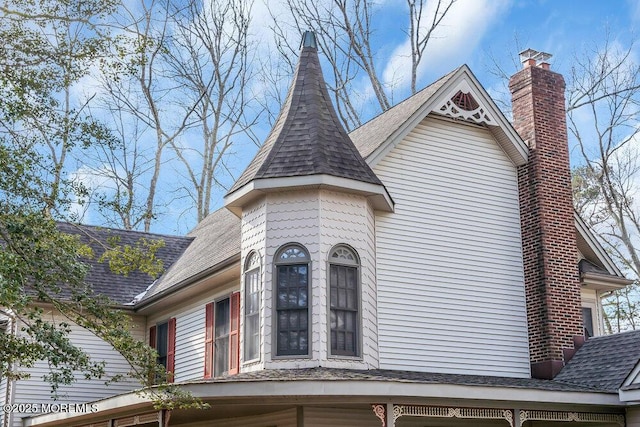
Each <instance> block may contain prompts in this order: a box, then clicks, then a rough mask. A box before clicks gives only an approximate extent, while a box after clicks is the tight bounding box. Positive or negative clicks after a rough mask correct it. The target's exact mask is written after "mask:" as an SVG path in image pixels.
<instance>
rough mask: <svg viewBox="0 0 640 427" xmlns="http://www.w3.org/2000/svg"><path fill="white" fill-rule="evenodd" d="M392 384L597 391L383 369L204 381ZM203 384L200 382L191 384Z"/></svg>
mask: <svg viewBox="0 0 640 427" xmlns="http://www.w3.org/2000/svg"><path fill="white" fill-rule="evenodd" d="M310 380H311V381H313V380H318V381H343V380H361V381H390V382H391V381H394V382H406V383H420V384H455V385H475V386H485V387H509V388H523V389H537V390H548V391H578V392H598V391H600V390H597V389H594V388H592V387H586V386H581V385H574V384H566V383H562V382H558V381H555V380H539V379H535V378H509V377H494V376H483V375H460V374H437V373H432V372H414V371H396V370H385V369H370V370H357V369H337V368H321V367H318V368H307V369H265V370H262V371H255V372H245V373H241V374H238V375H230V376H226V377H216V378H213V379H211V380H206V381H205V382H214V383H218V382H245V381H310ZM193 382H202V381H193Z"/></svg>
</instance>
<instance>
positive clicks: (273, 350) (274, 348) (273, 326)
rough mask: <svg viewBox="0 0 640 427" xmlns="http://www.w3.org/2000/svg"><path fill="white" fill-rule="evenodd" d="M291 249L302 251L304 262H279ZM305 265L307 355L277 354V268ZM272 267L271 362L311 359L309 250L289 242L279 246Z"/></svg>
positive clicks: (310, 263) (310, 266)
mask: <svg viewBox="0 0 640 427" xmlns="http://www.w3.org/2000/svg"><path fill="white" fill-rule="evenodd" d="M291 247H298V248H300V249H302V251H303V252H304V253H305V255H306V260H302V261H299V260H298V261H295V260H294V261H289V262H286V261H280V257H281V256H282V253H283V252H285V251H286V250H287V249H289V248H291ZM296 264H298V265H300V264H306V265H307V354H282V355H279V354H278V266H280V265H296ZM271 267H272V269H273V270H272V288H273V289H272V290H271V295H272V297H273V303H272V309H271V310H272V313H271V319H272V320H271V337H272V340H271V359H272V360H288V359H311V357H312V355H313V341H312V337H313V331H312V323H311V308H312V307H313V296H312V295H311V290H312V289H313V286H311V284H312V280H313V276H312V262H311V255H310V254H309V250H308V249H307V247H306V246H305V245H303V244H301V243H298V242H289V243H285V244H284V245H282V246H280V247H279V248H278V250H277V251H276V253H275V255H274V257H273V261H272V263H271Z"/></svg>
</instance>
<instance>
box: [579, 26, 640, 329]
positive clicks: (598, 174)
mask: <svg viewBox="0 0 640 427" xmlns="http://www.w3.org/2000/svg"><path fill="white" fill-rule="evenodd" d="M632 49H633V45H631V46H629V47H628V48H627V49H621V48H619V47H618V46H617V44H609V42H608V39H605V42H604V43H603V45H602V46H596V48H595V49H593V50H592V51H588V52H585V53H584V54H581V55H578V56H576V59H575V61H574V65H573V68H572V70H571V74H570V78H569V85H568V88H567V113H568V114H567V116H568V123H567V124H568V128H569V132H570V133H571V134H572V135H573V137H574V138H575V140H576V142H577V144H578V146H577V148H578V153H579V155H580V159H581V160H580V161H581V163H582V164H581V166H580V167H578V168H576V169H575V170H574V173H573V184H574V201H575V206H576V209H577V210H578V212H579V213H580V214H581V216H582V217H583V218H584V219H585V221H587V223H588V224H589V225H590V226H591V227H592V229H593V230H594V231H596V233H597V234H598V235H599V236H600V238H601V240H602V242H603V243H604V245H605V248H606V249H607V251H608V252H609V254H611V256H612V257H613V259H614V261H616V262H617V264H618V266H620V267H621V268H622V270H623V271H624V272H625V273H626V274H627V276H628V277H630V278H635V279H636V280H637V279H638V278H640V203H639V199H638V191H639V190H640V189H639V188H638V183H639V182H640V162H639V161H638V154H639V152H638V145H637V144H638V137H639V136H640V134H639V132H640V127H638V123H639V122H640V65H639V64H637V63H636V62H635V60H634V58H633V55H632ZM639 297H640V286H639V285H638V282H637V281H636V283H635V284H634V285H631V286H627V287H626V288H625V289H622V290H620V291H616V292H614V293H613V294H611V295H610V297H609V298H608V299H607V300H606V301H605V309H606V314H607V317H608V319H607V327H608V328H609V331H610V332H619V331H620V330H624V329H636V328H637V327H639V326H640V298H639Z"/></svg>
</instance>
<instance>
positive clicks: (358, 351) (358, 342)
mask: <svg viewBox="0 0 640 427" xmlns="http://www.w3.org/2000/svg"><path fill="white" fill-rule="evenodd" d="M341 248H343V249H347V250H348V251H350V252H351V253H352V254H353V255H354V257H355V262H341V261H340V260H335V261H334V260H332V255H333V254H334V253H335V251H336V250H338V249H341ZM332 264H335V265H340V266H346V267H355V268H356V303H357V304H358V307H357V310H356V312H357V314H356V333H357V334H358V337H357V339H356V346H357V348H356V355H355V356H350V355H345V354H332V353H331V265H332ZM326 272H327V278H326V289H327V357H328V358H330V359H343V360H358V361H361V360H364V356H363V327H362V325H363V319H362V261H361V258H360V255H359V254H358V251H356V250H355V249H354V248H353V247H352V246H351V245H348V244H346V243H339V244H337V245H334V246H333V247H332V248H331V249H330V250H329V252H328V254H327V258H326Z"/></svg>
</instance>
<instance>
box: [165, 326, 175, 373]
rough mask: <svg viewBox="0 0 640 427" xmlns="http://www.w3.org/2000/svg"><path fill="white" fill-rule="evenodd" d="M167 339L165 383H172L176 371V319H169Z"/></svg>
mask: <svg viewBox="0 0 640 427" xmlns="http://www.w3.org/2000/svg"><path fill="white" fill-rule="evenodd" d="M168 329H169V333H168V337H167V338H168V339H167V342H168V343H167V375H168V377H167V382H170V383H172V382H173V378H174V375H173V374H174V372H175V369H176V318H175V317H172V318H171V319H169V328H168Z"/></svg>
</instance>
